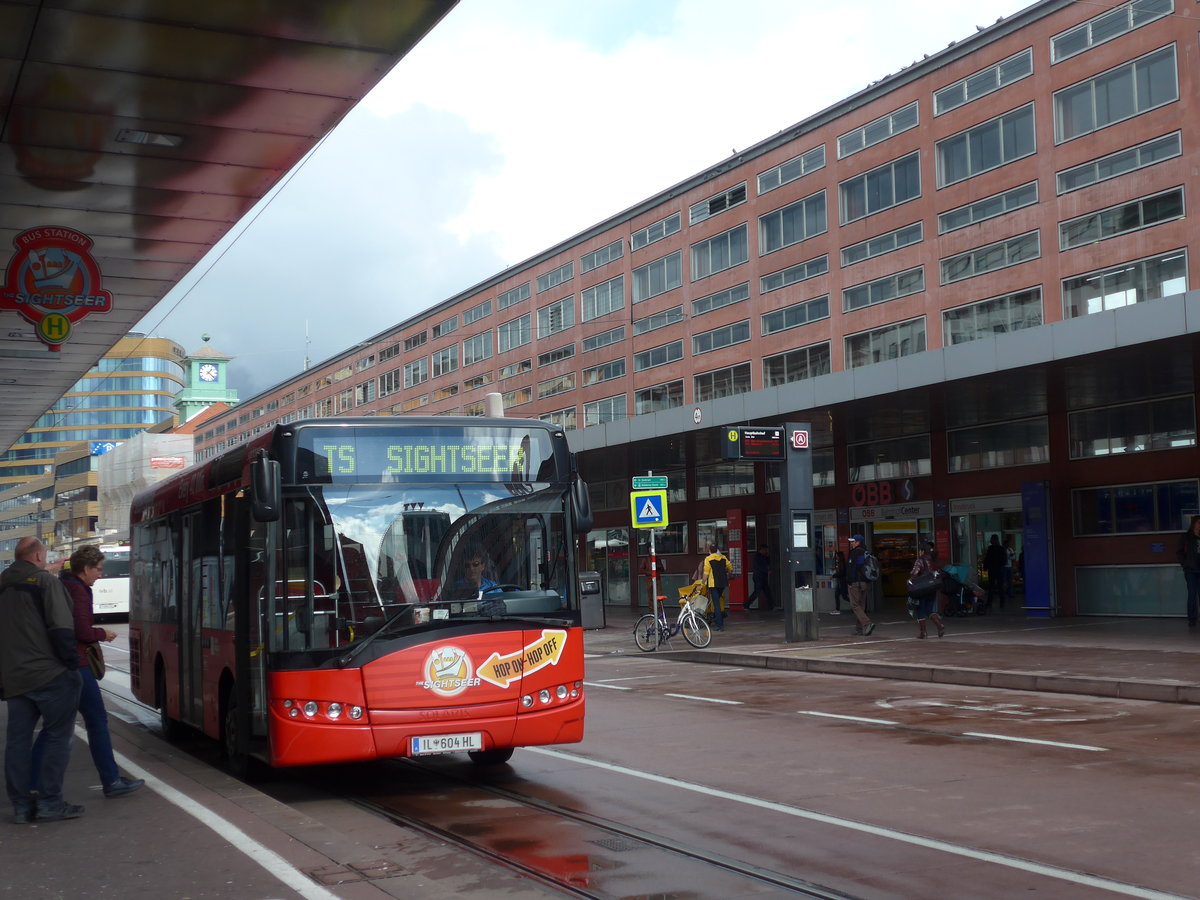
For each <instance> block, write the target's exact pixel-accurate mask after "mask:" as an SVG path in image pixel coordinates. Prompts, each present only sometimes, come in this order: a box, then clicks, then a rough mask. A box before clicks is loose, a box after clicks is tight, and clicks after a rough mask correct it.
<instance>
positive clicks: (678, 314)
mask: <svg viewBox="0 0 1200 900" xmlns="http://www.w3.org/2000/svg"><path fill="white" fill-rule="evenodd" d="M682 321H683V307H682V306H672V307H671V308H670V309H664V310H663V311H662V312H656V313H653V314H651V315H649V316H645V317H643V318H641V319H635V320H634V322H633V335H634V337H637V336H638V335H639V334H646V333H647V332H648V331H657V330H658V329H659V328H667V327H669V326H671V325H675V324H677V323H679V322H682Z"/></svg>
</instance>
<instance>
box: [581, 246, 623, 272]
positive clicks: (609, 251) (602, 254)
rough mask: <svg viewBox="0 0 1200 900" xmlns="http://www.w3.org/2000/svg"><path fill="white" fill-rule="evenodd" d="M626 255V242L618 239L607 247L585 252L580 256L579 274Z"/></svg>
mask: <svg viewBox="0 0 1200 900" xmlns="http://www.w3.org/2000/svg"><path fill="white" fill-rule="evenodd" d="M624 255H625V242H624V241H622V240H620V239H617V240H615V241H613V242H612V243H611V244H609V245H608V246H606V247H601V248H600V249H599V250H594V251H592V252H591V253H585V254H584V255H583V256H581V257H580V258H579V274H580V275H582V274H583V273H584V272H590V271H592V269H598V268H600V267H601V266H603V265H606V264H608V263H610V262H615V261H616V260H618V259H620V258H621V257H623V256H624Z"/></svg>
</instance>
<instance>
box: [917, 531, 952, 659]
mask: <svg viewBox="0 0 1200 900" xmlns="http://www.w3.org/2000/svg"><path fill="white" fill-rule="evenodd" d="M936 563H937V548H936V547H935V546H934V544H933V541H922V542H921V547H920V549H919V550H918V551H917V558H916V559H915V560H914V561H913V565H912V569H910V570H909V573H908V580H909V583H910V584H911V583H912V582H913V581H914V580H915V579H917V578H920V577H921V576H923V575H929V574H936V572H937V565H936ZM940 596H941V592H940V591H929V592H928V593H925V594H922V595H920V596H917V597H915V598H914V599H915V600H916V604H917V608H916V610H915V611H914V616H915V617H916V619H917V628H918V629H919V631H918V634H917V637H918V638H925V637H927V633H926V630H925V620H926V619H932V620H933V624H934V625H935V626H937V636H938V637H941V636H942V635H944V634H945V633H946V625H945V623H943V622H942V617H941V616H939V615H938V612H937V606H938V599H939V598H940Z"/></svg>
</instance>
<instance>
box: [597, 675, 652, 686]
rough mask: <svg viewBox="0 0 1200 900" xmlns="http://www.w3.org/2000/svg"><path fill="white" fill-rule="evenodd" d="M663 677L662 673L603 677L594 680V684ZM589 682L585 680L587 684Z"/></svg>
mask: <svg viewBox="0 0 1200 900" xmlns="http://www.w3.org/2000/svg"><path fill="white" fill-rule="evenodd" d="M658 678H662V676H661V675H630V676H628V677H627V678H601V679H600V680H599V681H596V682H592V683H593V684H612V683H613V682H614V681H649V680H652V679H658ZM586 683H587V682H585V684H586Z"/></svg>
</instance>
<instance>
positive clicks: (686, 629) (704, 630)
mask: <svg viewBox="0 0 1200 900" xmlns="http://www.w3.org/2000/svg"><path fill="white" fill-rule="evenodd" d="M679 628H680V630H681V631H682V632H683V636H684V637H685V638H686V639H687V642H688V643H689V644H691V645H692V646H693V647H695V648H697V649H698V650H703V649H704V648H705V647H707V646H708V642H709V641H711V640H712V630H711V629H710V628H709V627H708V623H707V622H705V621H704V620H703V619H702V618H700V617H699V616H698V615H696V613H695V612H694V611H693V612H690V613H687V614H686V615H684V617H683V621H682V622H680V623H679Z"/></svg>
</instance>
